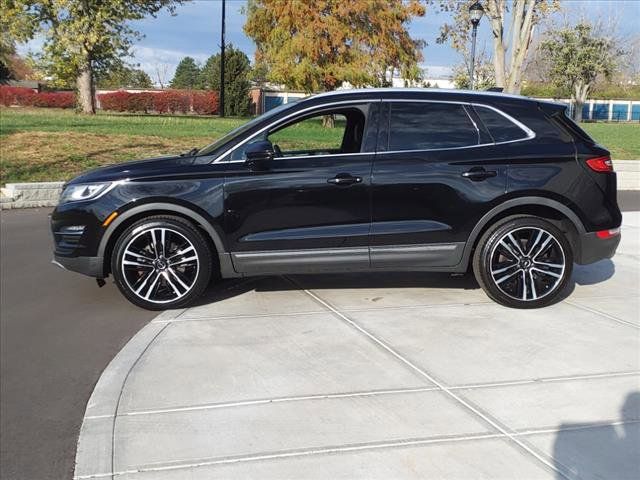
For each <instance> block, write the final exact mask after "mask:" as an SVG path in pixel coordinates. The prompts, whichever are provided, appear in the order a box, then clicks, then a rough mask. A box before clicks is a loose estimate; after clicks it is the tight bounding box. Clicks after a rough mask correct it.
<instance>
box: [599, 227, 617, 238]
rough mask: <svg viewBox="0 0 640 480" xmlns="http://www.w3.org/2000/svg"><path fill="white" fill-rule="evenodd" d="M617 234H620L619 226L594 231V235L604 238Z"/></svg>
mask: <svg viewBox="0 0 640 480" xmlns="http://www.w3.org/2000/svg"><path fill="white" fill-rule="evenodd" d="M619 234H620V227H618V228H611V229H609V230H600V231H599V232H596V237H598V238H601V239H603V240H605V239H607V238H611V237H615V236H616V235H619Z"/></svg>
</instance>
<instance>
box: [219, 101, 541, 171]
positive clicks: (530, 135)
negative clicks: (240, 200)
mask: <svg viewBox="0 0 640 480" xmlns="http://www.w3.org/2000/svg"><path fill="white" fill-rule="evenodd" d="M405 90H406V89H405ZM370 91H371V90H370ZM372 91H378V92H379V91H386V92H388V91H402V89H397V90H394V89H384V88H383V89H375V90H372ZM416 91H422V92H424V89H423V90H416ZM438 91H439V90H438ZM351 92H352V91H351ZM352 93H353V92H352ZM465 93H468V92H465ZM478 94H479V92H478ZM324 95H327V96H329V95H335V92H331V93H330V94H329V93H327V94H319V95H316V96H314V97H319V96H324ZM374 102H380V103H398V102H408V103H418V102H420V103H447V104H454V105H462V106H463V107H464V106H473V107H480V108H488V109H490V110H493V111H494V112H496V113H498V114H500V115H502V116H503V117H505V118H506V119H507V120H509V121H510V122H512V123H513V124H515V125H516V126H517V127H518V128H520V129H521V130H522V131H523V132H524V133H525V136H524V137H522V138H518V139H516V140H507V141H504V142H491V143H478V144H475V145H465V146H463V147H446V148H426V149H414V150H385V151H379V152H355V153H330V154H326V155H297V156H291V157H279V158H286V159H290V160H295V159H302V158H322V157H334V156H353V155H371V154H376V153H381V154H385V153H401V152H407V153H412V152H413V153H416V152H433V151H446V150H464V149H469V148H478V147H488V146H493V145H505V144H508V143H515V142H524V141H528V140H533V139H534V138H535V137H536V133H535V132H534V131H533V130H531V129H530V128H529V127H527V126H526V125H524V124H523V123H522V122H520V121H518V120H516V119H515V118H513V117H512V116H511V115H509V114H507V113H505V112H503V111H502V110H500V109H498V108H496V107H494V106H491V105H487V104H484V103H474V102H462V101H456V100H432V99H422V98H415V99H413V98H397V99H396V98H374V99H357V100H343V101H339V102H331V103H326V104H324V105H314V106H312V107H307V108H304V109H302V110H298V111H296V112H293V113H291V114H289V115H287V116H285V117H283V118H281V119H279V120H276V121H274V122H272V123H270V124H268V125H266V126H265V127H263V128H261V129H260V130H258V131H257V132H255V133H254V134H253V135H251V136H250V137H248V138H246V139H244V140H243V141H242V142H240V143H238V144H237V145H234V146H233V147H231V148H229V149H227V150H225V151H224V152H223V153H222V154H220V155H218V156H217V157H216V159H215V160H214V161H213V162H211V163H245V162H246V160H228V161H226V162H225V161H223V160H224V157H226V156H227V155H228V154H229V153H231V152H232V151H233V150H235V149H236V148H238V147H241V146H242V145H244V144H246V143H247V142H249V141H250V140H252V139H254V138H255V137H257V136H258V135H260V134H261V133H263V132H264V131H265V130H268V129H270V128H272V127H275V126H278V125H280V124H282V123H285V122H286V121H287V120H289V119H290V118H291V117H294V116H296V115H299V114H303V113H305V112H308V111H311V110H314V109H318V110H322V109H324V108H325V107H332V106H336V105H349V104H362V103H374ZM464 110H465V113H466V115H467V117H468V118H469V120H471V123H472V124H473V126H474V127H475V128H476V131H477V133H478V141H480V130H479V129H478V126H477V125H476V122H475V121H474V120H473V118H472V117H471V115H469V112H468V111H467V110H466V109H464Z"/></svg>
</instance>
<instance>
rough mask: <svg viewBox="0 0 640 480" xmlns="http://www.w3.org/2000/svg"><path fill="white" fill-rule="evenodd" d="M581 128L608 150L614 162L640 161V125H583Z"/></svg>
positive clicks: (636, 123)
mask: <svg viewBox="0 0 640 480" xmlns="http://www.w3.org/2000/svg"><path fill="white" fill-rule="evenodd" d="M580 126H581V127H582V128H583V130H585V131H586V132H587V133H588V134H589V135H591V137H592V138H593V139H595V140H596V141H598V143H600V144H602V145H603V146H604V147H605V148H607V149H608V150H609V151H610V152H611V157H612V158H613V159H614V160H640V123H638V122H635V123H583V124H581V125H580Z"/></svg>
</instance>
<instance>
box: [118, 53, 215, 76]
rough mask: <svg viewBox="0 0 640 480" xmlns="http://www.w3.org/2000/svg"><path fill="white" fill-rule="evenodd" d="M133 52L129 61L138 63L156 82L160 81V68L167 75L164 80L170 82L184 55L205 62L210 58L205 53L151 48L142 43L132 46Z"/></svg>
mask: <svg viewBox="0 0 640 480" xmlns="http://www.w3.org/2000/svg"><path fill="white" fill-rule="evenodd" d="M132 53H133V58H132V59H128V61H129V62H130V63H133V64H138V65H139V68H141V69H142V70H144V71H145V72H147V74H148V75H149V76H150V77H151V79H152V80H153V81H154V82H157V81H158V75H157V71H158V69H160V70H161V72H162V73H163V76H164V77H165V78H163V82H169V81H170V80H171V79H172V78H173V75H174V73H175V71H176V67H177V66H178V63H180V60H182V59H183V58H184V57H191V58H193V59H195V60H196V61H197V62H200V63H204V62H205V61H206V60H207V58H208V57H207V55H205V54H197V53H196V54H194V53H191V52H183V51H180V50H167V49H162V48H151V47H145V46H142V45H136V46H135V47H134V48H132ZM165 70H166V73H165Z"/></svg>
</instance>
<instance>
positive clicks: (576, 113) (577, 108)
mask: <svg viewBox="0 0 640 480" xmlns="http://www.w3.org/2000/svg"><path fill="white" fill-rule="evenodd" d="M583 105H584V102H581V101H580V100H577V99H576V101H575V102H574V103H573V106H574V108H573V119H574V120H575V121H576V122H578V123H580V122H582V106H583Z"/></svg>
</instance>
